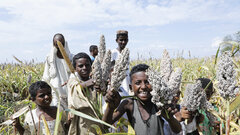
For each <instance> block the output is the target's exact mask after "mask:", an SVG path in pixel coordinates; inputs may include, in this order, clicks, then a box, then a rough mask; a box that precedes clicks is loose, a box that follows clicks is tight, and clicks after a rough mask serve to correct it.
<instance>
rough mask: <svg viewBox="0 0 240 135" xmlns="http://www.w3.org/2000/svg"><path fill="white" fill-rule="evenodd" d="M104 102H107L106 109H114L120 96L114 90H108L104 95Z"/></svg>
mask: <svg viewBox="0 0 240 135" xmlns="http://www.w3.org/2000/svg"><path fill="white" fill-rule="evenodd" d="M105 100H106V102H108V107H109V108H111V109H116V108H117V107H118V105H119V104H120V101H121V96H120V95H119V93H118V92H117V91H115V90H113V91H111V90H108V92H107V94H106V99H105Z"/></svg>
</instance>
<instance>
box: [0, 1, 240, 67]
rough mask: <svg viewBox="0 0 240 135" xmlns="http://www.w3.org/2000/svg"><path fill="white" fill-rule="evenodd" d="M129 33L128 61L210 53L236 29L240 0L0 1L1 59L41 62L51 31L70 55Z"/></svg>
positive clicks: (239, 24) (111, 44) (239, 21)
mask: <svg viewBox="0 0 240 135" xmlns="http://www.w3.org/2000/svg"><path fill="white" fill-rule="evenodd" d="M119 29H125V30H128V31H129V43H128V45H127V47H128V48H129V49H130V51H131V55H130V56H131V59H136V58H137V57H138V56H141V57H142V58H146V59H147V58H149V57H153V58H160V57H161V53H162V51H163V49H167V50H168V51H169V52H170V55H171V57H175V56H176V55H177V54H178V53H181V52H182V51H183V55H184V56H186V58H187V57H188V52H189V51H190V52H191V56H192V57H205V56H212V55H214V54H215V53H216V51H217V48H218V43H219V42H221V39H222V38H223V37H224V36H225V35H227V34H233V33H235V32H237V31H239V30H240V1H239V0H51V1H49V0H34V1H33V0H0V39H1V40H0V41H1V44H0V63H3V62H12V61H13V62H15V60H14V59H13V57H12V56H13V55H14V56H16V57H17V58H19V59H21V60H24V61H29V60H31V59H34V60H35V61H38V62H43V61H44V60H45V57H46V55H47V54H48V53H49V51H50V48H51V46H52V37H53V35H54V34H55V33H62V34H63V35H64V36H65V39H66V40H67V41H68V45H69V48H70V51H71V52H72V53H74V54H76V53H78V52H87V53H88V48H89V46H90V45H91V44H99V39H100V36H101V35H102V34H103V35H104V36H105V39H106V46H107V49H114V48H116V47H117V44H116V42H115V35H116V31H117V30H119Z"/></svg>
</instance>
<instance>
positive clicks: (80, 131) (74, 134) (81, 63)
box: [67, 53, 98, 135]
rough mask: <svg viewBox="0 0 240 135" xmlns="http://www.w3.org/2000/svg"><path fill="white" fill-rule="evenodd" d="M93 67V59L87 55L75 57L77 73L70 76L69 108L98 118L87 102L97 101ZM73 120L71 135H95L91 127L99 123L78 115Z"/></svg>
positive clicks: (70, 129)
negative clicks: (91, 74) (92, 74)
mask: <svg viewBox="0 0 240 135" xmlns="http://www.w3.org/2000/svg"><path fill="white" fill-rule="evenodd" d="M91 65H92V63H91V59H90V57H89V56H88V55H87V54H86V53H78V54H76V55H75V56H74V57H73V67H74V68H75V71H76V72H75V75H74V74H71V75H70V79H69V81H68V83H67V86H68V108H70V109H74V110H77V111H80V112H82V113H85V114H87V115H90V116H93V117H94V116H95V117H96V115H95V113H94V112H93V110H92V109H91V105H90V104H89V102H87V101H89V100H93V101H95V100H96V91H95V90H94V91H93V87H95V85H94V82H93V79H91V78H90V72H91ZM79 82H80V83H79ZM95 88H96V87H95ZM71 118H72V121H71V125H70V128H69V133H68V134H69V135H85V134H88V135H94V134H95V130H94V129H93V128H92V127H91V125H93V124H98V123H95V122H93V121H90V120H88V119H84V118H82V117H79V116H77V115H73V116H71Z"/></svg>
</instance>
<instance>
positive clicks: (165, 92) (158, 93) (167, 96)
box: [146, 68, 173, 109]
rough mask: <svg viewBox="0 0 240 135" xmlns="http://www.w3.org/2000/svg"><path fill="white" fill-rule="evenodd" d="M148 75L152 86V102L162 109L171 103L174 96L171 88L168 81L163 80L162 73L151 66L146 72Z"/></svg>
mask: <svg viewBox="0 0 240 135" xmlns="http://www.w3.org/2000/svg"><path fill="white" fill-rule="evenodd" d="M146 74H147V75H148V80H149V83H150V84H151V86H152V91H151V95H152V99H151V100H152V102H153V103H154V104H156V105H157V107H158V108H159V109H162V108H163V106H164V105H165V104H170V103H171V101H172V98H173V94H172V93H171V90H170V89H169V88H168V87H167V85H166V83H164V82H163V81H162V77H161V75H160V73H158V72H156V71H154V70H153V69H152V68H149V69H148V70H147V72H146Z"/></svg>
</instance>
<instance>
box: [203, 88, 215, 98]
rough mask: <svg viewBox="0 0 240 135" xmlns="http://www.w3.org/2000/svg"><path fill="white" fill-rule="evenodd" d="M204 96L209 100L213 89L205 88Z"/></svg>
mask: <svg viewBox="0 0 240 135" xmlns="http://www.w3.org/2000/svg"><path fill="white" fill-rule="evenodd" d="M205 92H206V96H207V100H210V98H211V96H212V94H213V90H211V89H206V91H205Z"/></svg>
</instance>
